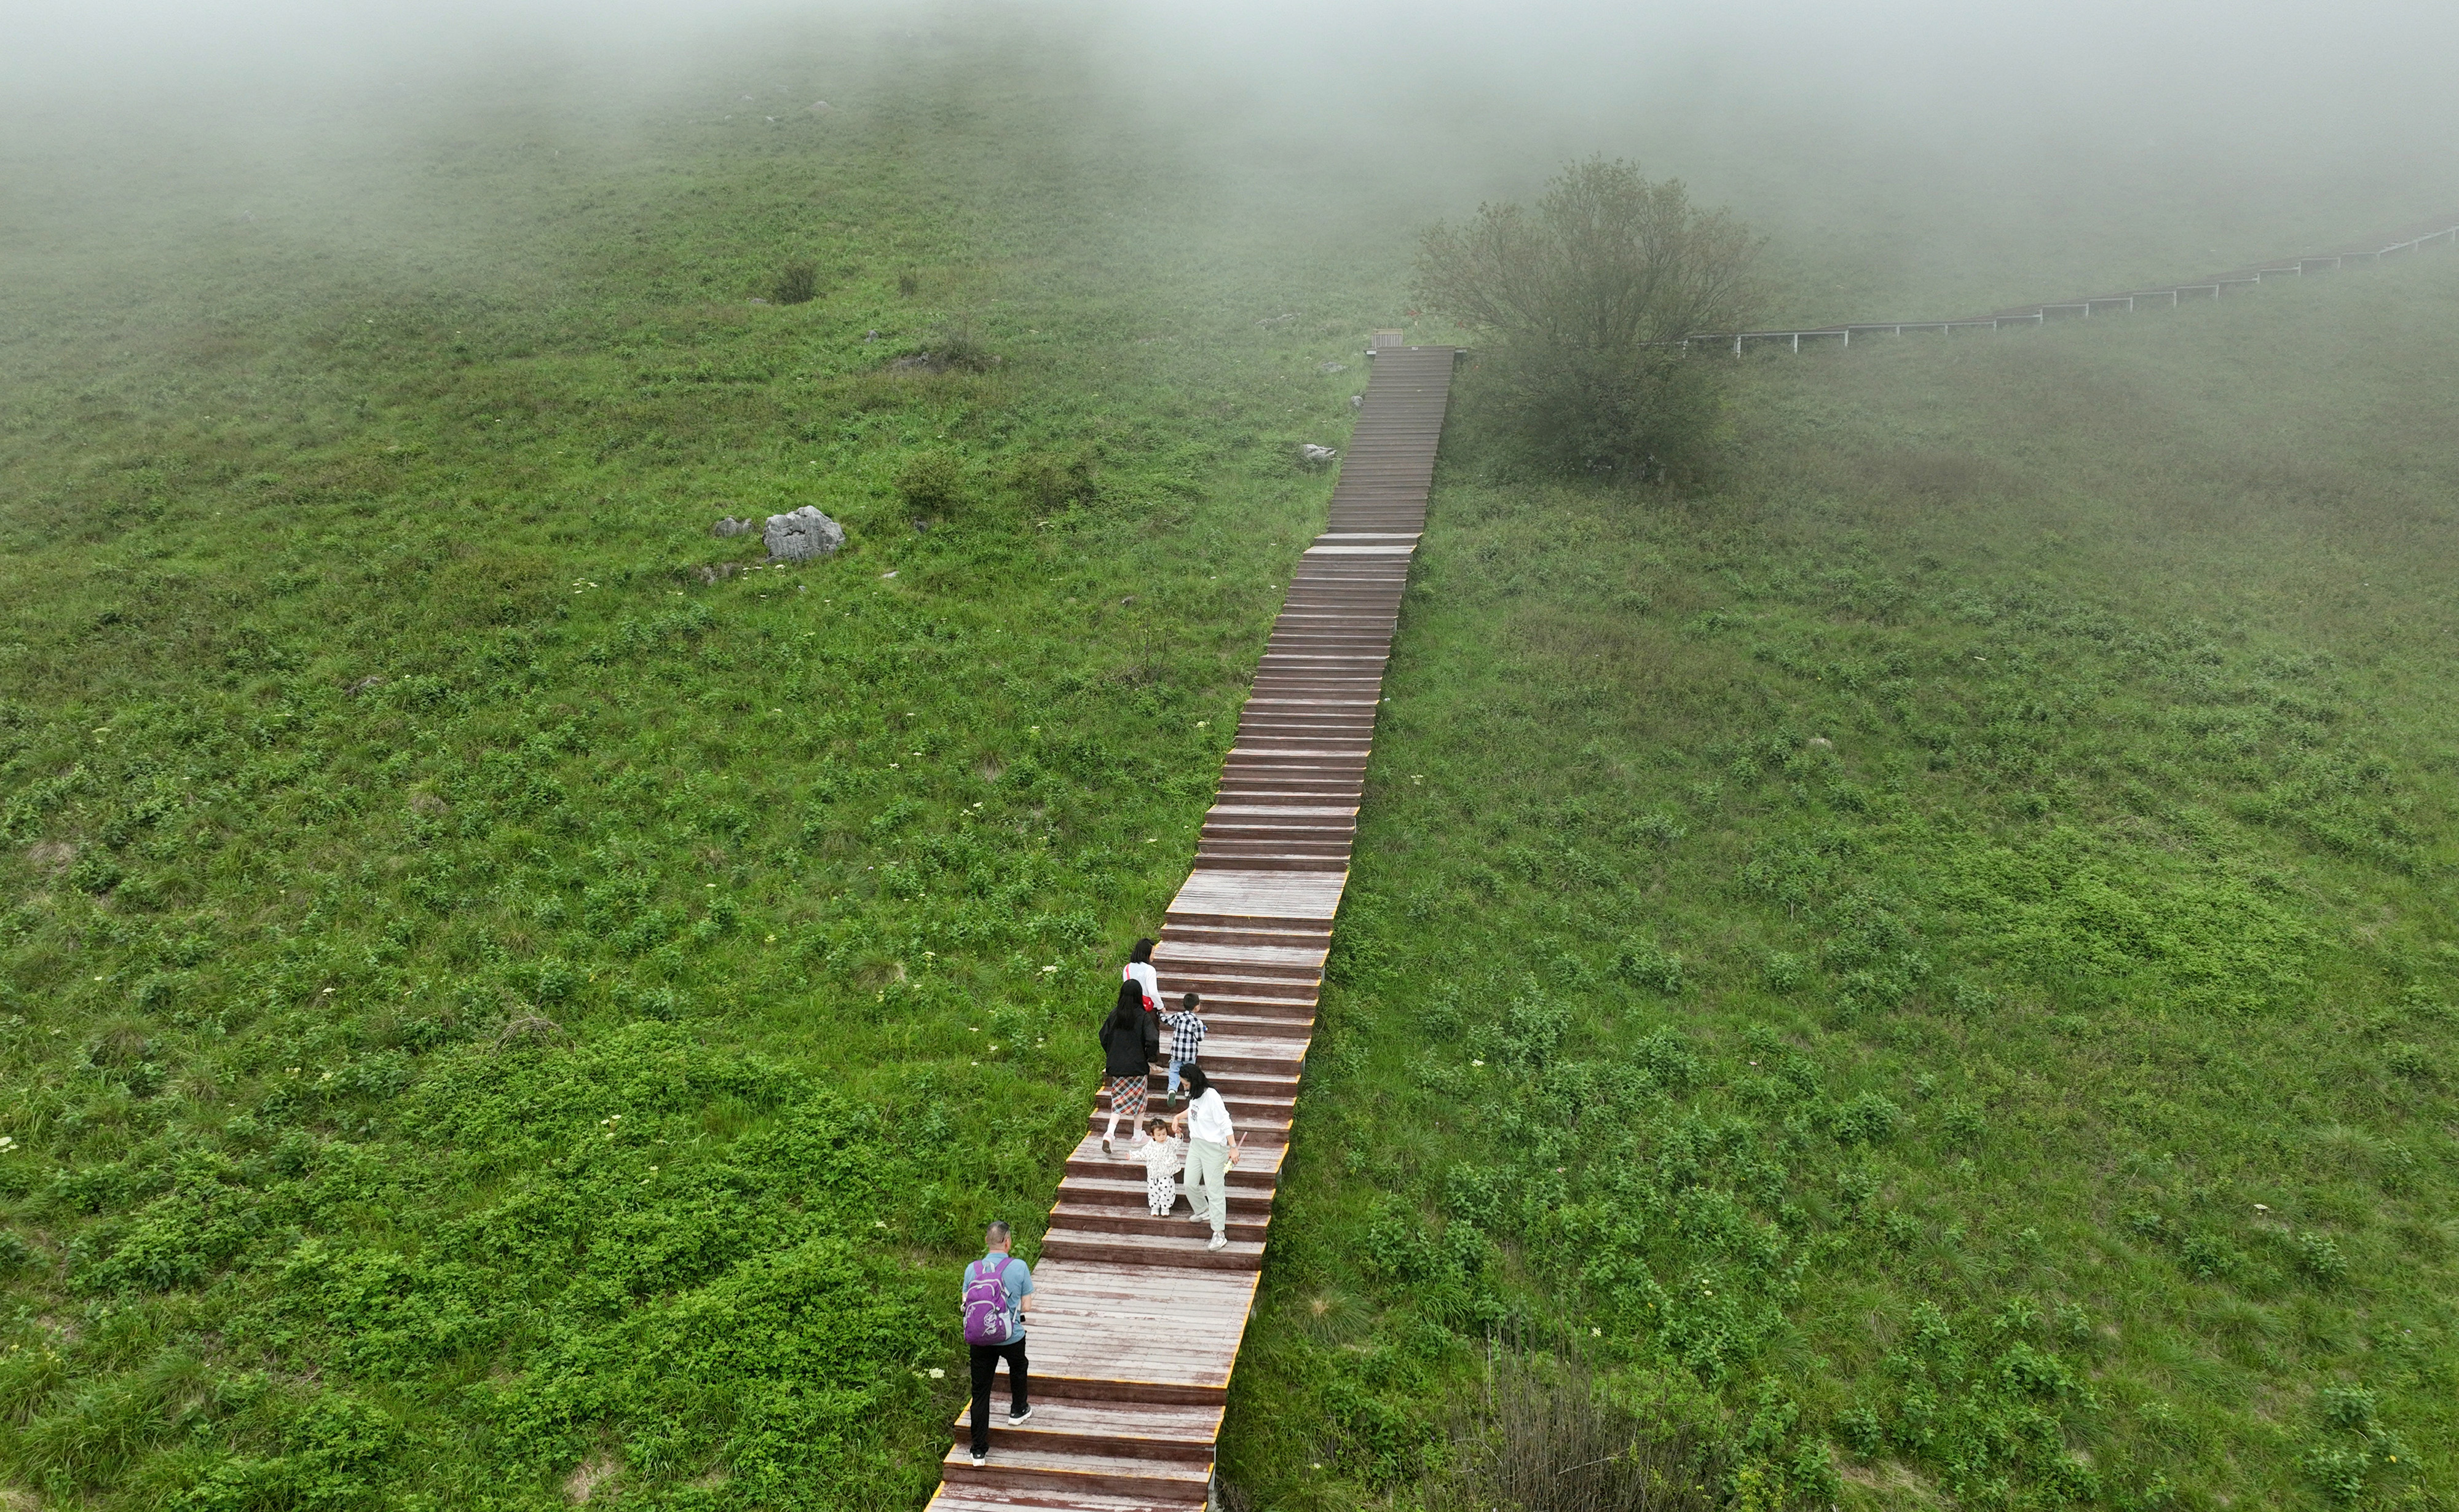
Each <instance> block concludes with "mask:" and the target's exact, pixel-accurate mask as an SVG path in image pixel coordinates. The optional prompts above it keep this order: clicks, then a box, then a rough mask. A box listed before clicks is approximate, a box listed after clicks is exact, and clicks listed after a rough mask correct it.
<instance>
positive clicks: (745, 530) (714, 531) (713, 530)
mask: <svg viewBox="0 0 2459 1512" xmlns="http://www.w3.org/2000/svg"><path fill="white" fill-rule="evenodd" d="M759 528H760V527H758V526H757V525H754V524H752V523H751V522H750V521H749V520H743V519H736V518H735V517H734V516H733V515H726V516H725V518H724V519H721V520H719V521H718V522H717V523H716V524H714V525H712V526H710V527H709V528H708V533H709V534H710V535H712V536H716V537H717V538H718V539H719V540H725V538H726V537H728V536H748V535H750V534H751V533H752V532H753V531H755V530H758V529H759Z"/></svg>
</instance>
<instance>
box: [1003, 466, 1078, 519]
mask: <svg viewBox="0 0 2459 1512" xmlns="http://www.w3.org/2000/svg"><path fill="white" fill-rule="evenodd" d="M1094 473H1095V469H1094V465H1093V457H1092V453H1090V452H1084V451H1077V452H1068V453H1065V454H1063V455H1062V454H1055V453H1052V452H1026V453H1025V454H1024V455H1022V456H1020V457H1019V458H1017V459H1016V461H1015V462H1014V463H1012V464H1011V465H1010V466H1009V468H1008V471H1007V479H1006V481H1007V486H1008V489H1009V490H1010V491H1011V492H1012V493H1014V494H1016V496H1017V498H1018V500H1019V502H1020V503H1022V504H1023V505H1024V507H1025V508H1026V509H1028V510H1031V511H1032V512H1033V513H1035V514H1038V515H1046V514H1051V513H1054V512H1056V511H1059V510H1062V509H1065V508H1066V507H1067V506H1068V505H1070V504H1089V503H1091V502H1093V499H1094V497H1095V492H1096V491H1095V488H1094V482H1093V480H1094Z"/></svg>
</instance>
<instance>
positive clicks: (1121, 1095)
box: [1107, 1071, 1148, 1122]
mask: <svg viewBox="0 0 2459 1512" xmlns="http://www.w3.org/2000/svg"><path fill="white" fill-rule="evenodd" d="M1147 1075H1148V1073H1145V1072H1143V1071H1139V1072H1137V1073H1136V1074H1135V1075H1134V1076H1123V1077H1112V1078H1110V1080H1109V1082H1108V1083H1107V1085H1108V1086H1109V1089H1110V1111H1111V1112H1113V1113H1116V1114H1119V1115H1121V1116H1122V1117H1124V1118H1131V1119H1135V1120H1138V1121H1139V1122H1141V1121H1142V1120H1143V1118H1144V1116H1145V1085H1146V1079H1147Z"/></svg>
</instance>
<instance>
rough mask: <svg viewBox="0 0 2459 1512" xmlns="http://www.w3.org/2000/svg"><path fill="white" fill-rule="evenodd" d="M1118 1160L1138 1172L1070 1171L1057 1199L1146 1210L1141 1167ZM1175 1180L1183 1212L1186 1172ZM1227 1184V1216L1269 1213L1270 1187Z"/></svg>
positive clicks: (1257, 1217) (1255, 1216)
mask: <svg viewBox="0 0 2459 1512" xmlns="http://www.w3.org/2000/svg"><path fill="white" fill-rule="evenodd" d="M1121 1164H1122V1165H1124V1166H1126V1168H1127V1169H1128V1170H1130V1171H1134V1172H1137V1173H1138V1174H1136V1175H1133V1176H1121V1177H1115V1178H1113V1177H1106V1176H1077V1175H1073V1174H1070V1175H1068V1176H1066V1177H1064V1178H1063V1179H1061V1182H1060V1183H1059V1201H1060V1202H1061V1204H1062V1205H1064V1204H1068V1203H1080V1204H1082V1205H1084V1206H1086V1207H1090V1208H1133V1209H1135V1210H1136V1211H1138V1212H1146V1211H1149V1210H1150V1209H1149V1208H1147V1206H1146V1204H1145V1179H1144V1176H1143V1175H1142V1174H1141V1173H1142V1171H1143V1169H1144V1167H1142V1166H1137V1165H1134V1164H1133V1163H1131V1162H1122V1163H1121ZM1178 1180H1179V1187H1180V1190H1179V1194H1178V1206H1177V1208H1175V1209H1174V1210H1175V1211H1177V1212H1179V1213H1181V1214H1184V1213H1186V1212H1187V1211H1189V1210H1190V1209H1189V1208H1188V1207H1187V1191H1186V1186H1187V1173H1186V1172H1184V1171H1181V1172H1180V1173H1179V1178H1178ZM1273 1189H1274V1188H1273V1187H1269V1186H1241V1185H1240V1184H1238V1183H1236V1182H1231V1183H1229V1216H1230V1217H1231V1218H1232V1219H1249V1220H1260V1219H1262V1218H1264V1217H1266V1216H1269V1215H1270V1214H1271V1212H1272V1193H1273ZM1052 1210H1053V1211H1056V1210H1057V1209H1056V1208H1054V1209H1052Z"/></svg>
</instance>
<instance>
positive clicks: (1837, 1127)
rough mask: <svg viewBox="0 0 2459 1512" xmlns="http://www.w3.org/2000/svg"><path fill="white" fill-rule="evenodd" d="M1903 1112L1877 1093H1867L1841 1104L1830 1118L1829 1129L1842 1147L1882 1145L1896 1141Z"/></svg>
mask: <svg viewBox="0 0 2459 1512" xmlns="http://www.w3.org/2000/svg"><path fill="white" fill-rule="evenodd" d="M1902 1117H1903V1109H1902V1108H1900V1107H1898V1106H1896V1104H1895V1103H1891V1102H1889V1101H1888V1100H1887V1099H1885V1098H1883V1097H1881V1096H1880V1095H1879V1094H1878V1093H1876V1092H1864V1093H1862V1094H1861V1095H1860V1096H1859V1097H1857V1098H1855V1099H1853V1100H1852V1101H1851V1102H1849V1103H1840V1104H1839V1105H1838V1106H1837V1108H1836V1110H1835V1111H1834V1112H1833V1113H1831V1114H1830V1115H1829V1116H1828V1127H1829V1129H1830V1131H1832V1132H1833V1133H1834V1134H1835V1136H1836V1143H1838V1144H1839V1145H1882V1144H1884V1143H1886V1142H1887V1141H1888V1140H1889V1139H1891V1138H1893V1137H1894V1135H1895V1132H1896V1123H1897V1121H1898V1120H1899V1119H1902Z"/></svg>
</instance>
